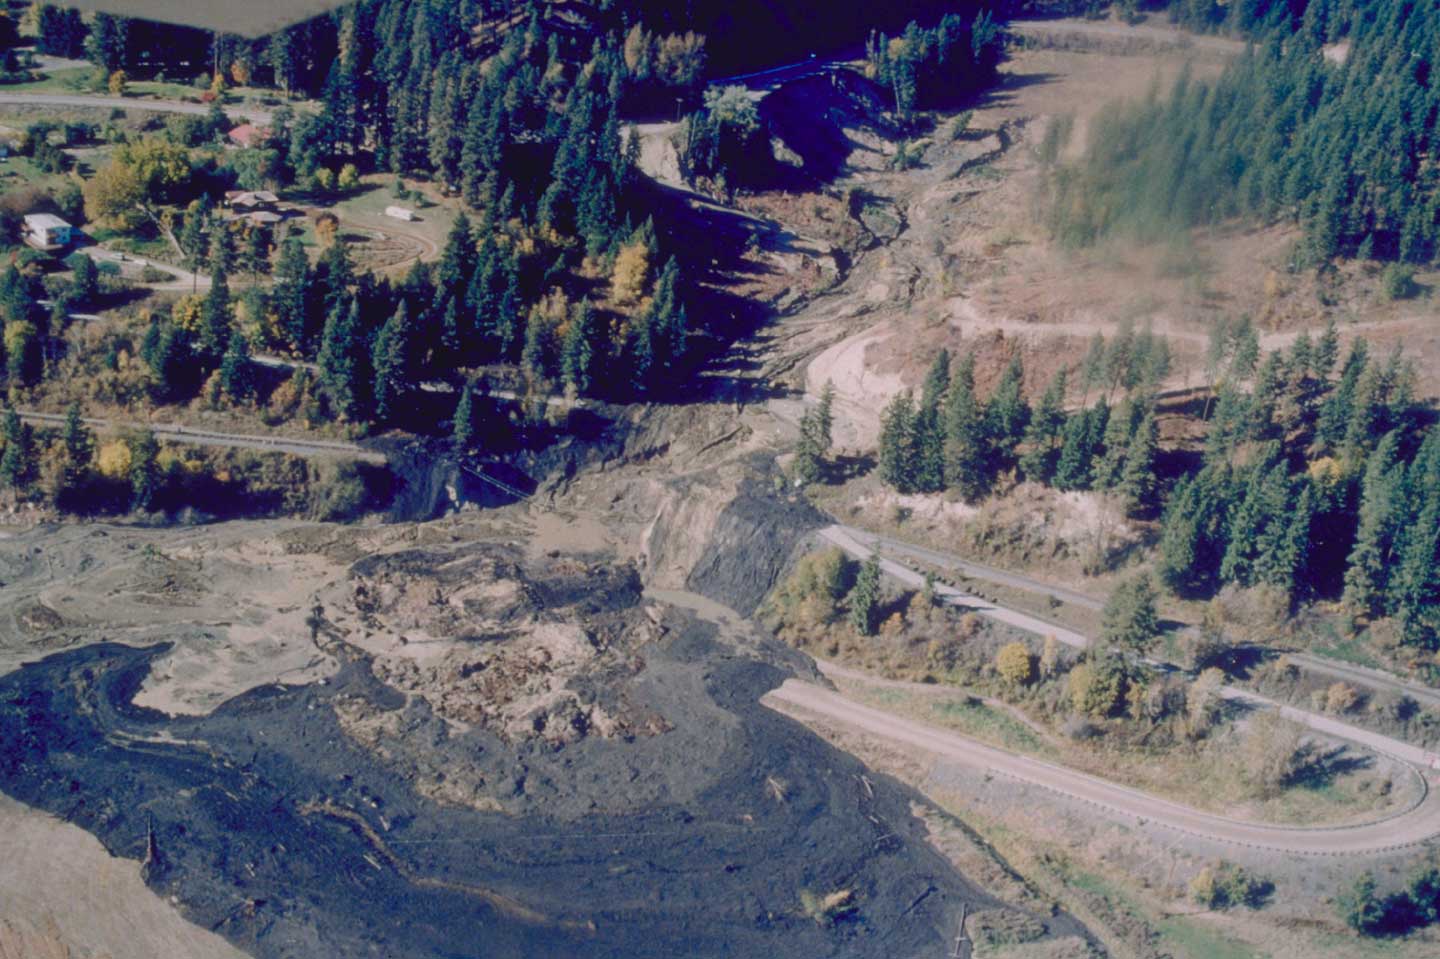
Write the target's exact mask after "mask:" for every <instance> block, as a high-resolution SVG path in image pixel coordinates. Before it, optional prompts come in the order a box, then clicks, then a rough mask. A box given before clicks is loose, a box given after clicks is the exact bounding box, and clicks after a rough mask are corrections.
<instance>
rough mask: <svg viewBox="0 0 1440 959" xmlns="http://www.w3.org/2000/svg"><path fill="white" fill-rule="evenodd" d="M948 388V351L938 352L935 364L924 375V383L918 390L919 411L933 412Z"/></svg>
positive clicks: (942, 349)
mask: <svg viewBox="0 0 1440 959" xmlns="http://www.w3.org/2000/svg"><path fill="white" fill-rule="evenodd" d="M949 387H950V351H949V350H947V349H944V348H943V347H942V348H941V350H940V353H939V355H938V356H936V357H935V362H934V363H932V364H931V365H930V370H929V372H927V373H926V374H925V382H924V384H923V385H922V386H921V388H920V409H922V410H933V409H937V408H938V407H939V406H940V398H941V397H942V396H944V395H945V391H946V390H947V389H949Z"/></svg>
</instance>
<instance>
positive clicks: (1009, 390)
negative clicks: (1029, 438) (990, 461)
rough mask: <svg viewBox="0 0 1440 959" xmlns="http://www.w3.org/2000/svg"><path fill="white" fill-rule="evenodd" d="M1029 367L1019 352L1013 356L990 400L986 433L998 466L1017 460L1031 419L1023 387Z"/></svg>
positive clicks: (987, 406) (986, 409) (1008, 465)
mask: <svg viewBox="0 0 1440 959" xmlns="http://www.w3.org/2000/svg"><path fill="white" fill-rule="evenodd" d="M1024 381H1025V367H1024V365H1023V364H1022V363H1021V362H1020V356H1019V354H1016V355H1015V356H1013V357H1012V358H1011V359H1010V363H1009V365H1008V366H1006V367H1005V372H1004V374H1002V375H1001V377H1000V382H999V383H997V384H996V385H995V392H993V393H992V394H990V401H989V402H988V403H986V404H985V416H984V421H985V433H986V437H987V439H988V441H989V444H990V448H991V453H992V455H993V456H994V457H995V461H996V463H995V465H996V467H997V468H1000V469H1006V468H1009V467H1010V466H1013V465H1014V463H1015V449H1016V447H1018V446H1019V445H1020V440H1021V439H1022V438H1023V437H1024V435H1025V427H1026V425H1028V424H1029V422H1030V406H1029V404H1027V403H1026V402H1025V397H1024V394H1023V393H1022V390H1023V388H1024Z"/></svg>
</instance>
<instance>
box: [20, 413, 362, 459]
mask: <svg viewBox="0 0 1440 959" xmlns="http://www.w3.org/2000/svg"><path fill="white" fill-rule="evenodd" d="M18 412H19V413H20V418H21V419H22V420H25V421H26V422H30V423H38V424H41V425H43V426H63V425H65V417H64V416H62V415H61V414H59V413H40V412H37V411H35V410H19V411H18ZM81 422H83V423H84V424H85V425H86V426H87V427H89V428H90V429H92V430H95V431H97V432H103V433H111V432H115V431H117V430H132V431H136V432H139V431H143V430H149V431H150V432H152V433H154V434H155V436H156V437H157V438H159V439H162V440H166V441H168V442H171V443H188V444H190V445H192V446H227V447H231V448H234V449H247V450H256V451H257V452H262V453H290V454H292V455H294V456H330V457H339V458H342V459H356V460H365V461H368V462H372V463H384V462H386V458H385V454H384V453H380V452H377V451H376V450H370V449H366V448H365V447H363V446H360V445H358V444H355V443H342V442H339V441H336V440H306V439H297V438H295V437H290V436H256V435H254V434H247V433H219V432H215V431H213V430H206V429H196V428H193V427H189V426H181V425H180V424H178V423H126V422H121V421H119V420H105V419H94V418H91V417H81Z"/></svg>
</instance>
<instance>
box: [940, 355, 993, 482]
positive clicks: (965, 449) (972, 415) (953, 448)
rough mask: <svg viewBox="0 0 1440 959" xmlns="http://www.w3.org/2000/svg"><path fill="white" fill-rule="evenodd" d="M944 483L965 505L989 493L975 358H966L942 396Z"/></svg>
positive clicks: (986, 439)
mask: <svg viewBox="0 0 1440 959" xmlns="http://www.w3.org/2000/svg"><path fill="white" fill-rule="evenodd" d="M944 454H945V481H946V483H948V484H949V485H950V486H951V487H953V488H955V489H956V490H958V491H959V493H960V496H961V497H962V498H963V499H964V500H965V501H966V502H968V503H974V502H977V501H979V500H980V499H982V498H983V497H984V496H985V494H986V493H988V492H990V482H991V473H990V469H991V458H990V443H989V436H988V434H987V432H986V429H985V422H984V419H983V415H982V411H981V409H980V404H979V401H978V400H977V399H976V397H975V358H974V357H973V356H972V355H968V354H967V355H966V356H965V358H964V359H962V360H961V361H960V367H959V369H957V370H956V371H955V376H954V378H953V379H952V380H951V383H950V390H949V392H948V393H947V395H946V397H945V447H944Z"/></svg>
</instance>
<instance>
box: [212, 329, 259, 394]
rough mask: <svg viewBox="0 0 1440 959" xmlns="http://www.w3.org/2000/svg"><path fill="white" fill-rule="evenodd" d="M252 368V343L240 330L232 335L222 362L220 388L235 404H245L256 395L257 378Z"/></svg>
mask: <svg viewBox="0 0 1440 959" xmlns="http://www.w3.org/2000/svg"><path fill="white" fill-rule="evenodd" d="M253 372H254V371H253V370H251V368H250V343H249V341H248V340H246V339H245V334H243V333H241V332H240V331H239V330H234V331H232V332H231V333H230V342H229V343H227V344H226V346H225V357H224V359H222V360H221V361H220V388H221V389H223V390H224V391H225V395H226V396H228V397H230V399H231V400H232V401H233V402H236V403H244V402H246V401H247V400H249V399H250V398H251V397H252V396H254V395H255V378H254V375H253Z"/></svg>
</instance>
